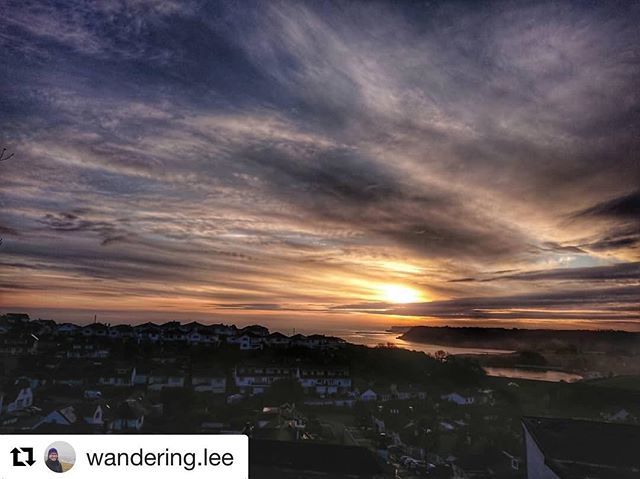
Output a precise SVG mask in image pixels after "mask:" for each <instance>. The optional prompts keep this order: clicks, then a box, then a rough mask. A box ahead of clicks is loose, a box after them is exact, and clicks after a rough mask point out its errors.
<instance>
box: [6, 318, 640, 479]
mask: <svg viewBox="0 0 640 479" xmlns="http://www.w3.org/2000/svg"><path fill="white" fill-rule="evenodd" d="M0 361H1V362H0V364H1V366H0V367H1V369H0V372H1V373H2V374H1V377H2V383H1V384H0V432H2V433H8V434H10V433H20V434H25V433H43V434H44V433H46V434H55V433H84V434H87V433H96V434H135V433H201V434H246V435H248V436H249V437H250V438H251V440H252V449H251V450H252V453H251V469H252V477H254V475H255V477H274V476H276V475H277V476H278V477H304V476H305V475H306V474H307V473H309V472H313V473H314V474H316V475H319V477H345V476H350V477H351V476H353V477H380V478H383V477H389V478H391V477H395V478H397V477H402V478H411V477H436V478H438V477H446V478H449V477H460V478H462V477H466V478H472V477H473V478H480V477H505V478H507V477H514V478H517V477H574V476H564V475H561V474H560V473H558V472H557V471H559V470H564V469H567V470H568V471H569V472H571V473H573V472H575V468H584V467H586V464H587V463H588V462H589V461H586V460H585V456H584V454H585V452H584V451H576V450H575V449H576V447H575V446H574V447H569V446H566V445H565V446H561V445H560V444H565V442H566V441H569V442H570V441H571V438H570V437H569V436H567V435H570V434H573V435H574V436H575V437H577V438H581V437H584V435H585V434H590V435H593V434H597V436H598V437H595V436H594V437H592V438H591V439H590V441H593V445H592V446H589V448H587V449H592V448H596V445H598V444H600V445H601V446H602V444H601V443H603V441H605V439H606V442H604V443H603V444H604V446H602V447H600V448H599V449H597V450H598V454H595V455H594V454H591V456H589V457H592V458H593V457H596V458H599V459H598V461H599V462H598V464H597V465H595V466H594V465H593V464H591V466H590V467H595V468H596V470H597V471H600V472H601V473H602V475H600V476H598V475H595V476H593V477H627V476H620V475H615V474H614V473H624V474H627V473H628V474H637V473H638V462H637V459H636V458H635V457H634V454H633V452H632V451H633V450H634V447H633V444H635V445H636V446H637V445H638V444H640V442H639V441H640V432H639V431H640V426H638V425H637V423H638V417H640V390H638V389H636V390H635V391H634V390H633V388H628V389H627V388H622V389H621V388H618V387H611V385H606V386H603V385H602V384H601V383H599V382H598V381H595V382H593V383H592V382H585V383H584V384H580V383H576V384H569V383H544V382H540V381H527V380H517V379H509V378H493V377H488V376H487V375H486V374H485V373H484V371H483V370H482V368H481V367H480V366H479V365H478V364H477V363H476V362H475V361H473V359H471V358H465V357H456V356H442V357H440V356H439V357H431V356H429V355H426V354H423V353H417V352H411V351H407V350H403V349H399V348H392V347H388V346H384V345H381V346H379V347H376V348H368V347H365V346H356V345H352V344H349V343H347V342H345V341H344V340H342V339H340V338H335V337H328V336H322V335H311V336H304V335H300V334H298V335H293V336H290V337H289V336H286V335H284V334H281V333H278V332H270V331H269V330H268V329H267V328H265V327H264V326H259V325H252V326H247V327H243V328H238V327H236V326H233V325H224V324H211V325H205V324H201V323H197V322H191V323H186V324H182V323H179V322H169V323H164V324H154V323H145V324H140V325H135V326H130V325H113V326H111V325H108V324H102V323H99V322H97V321H94V322H93V323H91V324H87V325H83V326H80V325H76V324H71V323H56V322H54V321H51V320H40V319H34V320H32V319H31V318H29V316H27V315H25V314H15V313H10V314H5V315H3V316H0ZM550 417H554V418H555V419H549V418H550ZM569 417H571V418H578V419H566V418H569ZM563 418H565V419H563ZM558 424H561V425H562V427H560V428H559V426H558ZM558 431H564V433H562V434H560V435H558V434H559V433H558ZM600 438H603V439H600ZM545 442H546V443H548V444H549V446H545ZM545 447H546V449H545ZM563 448H564V449H573V450H569V451H568V452H567V451H565V450H563V451H562V454H561V455H560V456H557V457H556V456H554V455H553V454H559V453H560V450H562V449H563ZM607 450H612V451H616V454H617V455H615V456H614V460H610V459H608V456H607V454H605V452H606V451H607ZM603 451H604V452H603ZM626 451H628V452H626ZM567 454H569V456H570V457H568V456H567ZM625 454H626V455H625ZM536 455H537V456H536ZM292 457H294V458H295V459H291V458H292ZM536 457H537V459H535V458H536ZM321 458H324V459H321ZM327 458H329V459H327ZM557 458H560V459H561V461H559V462H558V461H556V462H557V464H558V465H554V464H556V463H555V462H554V461H555V460H556V459H557ZM534 460H538V461H542V465H544V464H551V466H549V467H552V468H553V470H554V471H556V472H555V473H556V474H557V476H545V475H540V476H532V475H531V474H530V473H529V475H528V476H527V466H526V465H527V464H532V463H533V461H534ZM545 467H546V466H545ZM562 468H564V469H562ZM607 474H609V475H607ZM629 477H630V476H629Z"/></svg>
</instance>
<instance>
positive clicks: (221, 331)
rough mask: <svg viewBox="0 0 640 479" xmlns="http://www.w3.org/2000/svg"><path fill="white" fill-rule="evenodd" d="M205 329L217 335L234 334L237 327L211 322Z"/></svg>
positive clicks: (236, 331)
mask: <svg viewBox="0 0 640 479" xmlns="http://www.w3.org/2000/svg"><path fill="white" fill-rule="evenodd" d="M207 329H208V330H209V331H213V332H214V334H216V335H217V336H235V335H236V334H237V333H238V328H236V327H235V325H230V326H229V325H226V324H212V325H210V326H207Z"/></svg>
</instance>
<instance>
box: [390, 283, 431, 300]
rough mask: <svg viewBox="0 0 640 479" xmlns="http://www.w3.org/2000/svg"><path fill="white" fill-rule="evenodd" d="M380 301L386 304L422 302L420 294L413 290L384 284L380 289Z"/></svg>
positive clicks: (398, 285) (397, 285)
mask: <svg viewBox="0 0 640 479" xmlns="http://www.w3.org/2000/svg"><path fill="white" fill-rule="evenodd" d="M380 295H381V297H382V299H383V300H384V301H386V302H388V303H397V304H405V303H418V302H420V301H422V300H423V298H422V293H420V291H418V290H417V289H414V288H409V287H408V286H402V285H400V284H384V285H382V286H381V287H380Z"/></svg>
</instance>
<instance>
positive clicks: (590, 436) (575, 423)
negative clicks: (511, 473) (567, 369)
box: [522, 417, 640, 479]
mask: <svg viewBox="0 0 640 479" xmlns="http://www.w3.org/2000/svg"><path fill="white" fill-rule="evenodd" d="M522 428H523V432H524V442H525V452H526V468H527V478H528V479H565V478H572V479H573V478H578V477H580V478H615V477H620V478H627V477H629V478H630V477H640V455H639V454H638V445H640V426H635V425H630V424H616V423H607V422H597V421H585V420H578V419H564V418H541V417H525V418H523V419H522Z"/></svg>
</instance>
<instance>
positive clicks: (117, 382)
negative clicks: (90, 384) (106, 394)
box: [98, 367, 136, 387]
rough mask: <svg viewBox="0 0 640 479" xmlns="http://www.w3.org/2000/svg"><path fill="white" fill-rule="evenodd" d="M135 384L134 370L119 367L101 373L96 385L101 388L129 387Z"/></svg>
mask: <svg viewBox="0 0 640 479" xmlns="http://www.w3.org/2000/svg"><path fill="white" fill-rule="evenodd" d="M135 382H136V368H135V367H134V368H130V367H119V368H115V369H113V370H110V371H105V372H103V373H102V374H101V375H100V377H99V378H98V384H101V385H103V386H116V387H131V386H133V385H134V384H135Z"/></svg>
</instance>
